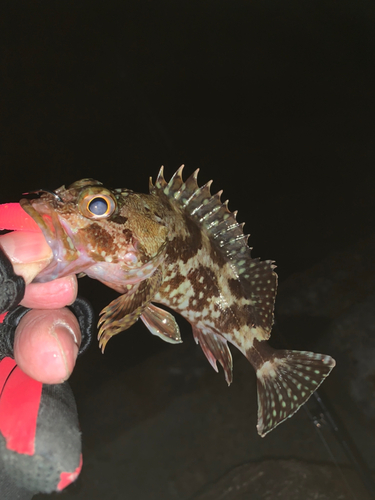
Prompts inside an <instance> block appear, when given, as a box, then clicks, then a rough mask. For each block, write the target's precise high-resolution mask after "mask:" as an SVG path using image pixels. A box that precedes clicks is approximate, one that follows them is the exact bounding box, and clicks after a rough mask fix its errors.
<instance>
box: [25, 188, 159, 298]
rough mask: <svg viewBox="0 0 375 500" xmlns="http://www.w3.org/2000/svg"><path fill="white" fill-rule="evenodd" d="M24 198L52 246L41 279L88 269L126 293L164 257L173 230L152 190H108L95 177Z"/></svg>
mask: <svg viewBox="0 0 375 500" xmlns="http://www.w3.org/2000/svg"><path fill="white" fill-rule="evenodd" d="M40 193H41V194H40V197H39V198H38V199H34V200H28V199H23V200H21V201H20V204H21V206H22V208H23V209H24V210H25V211H26V212H27V213H28V214H29V215H30V216H31V217H32V218H33V219H34V220H35V222H36V223H37V224H38V226H39V227H40V229H41V231H42V232H43V234H44V237H45V239H46V241H47V243H48V244H49V246H50V247H51V249H52V252H53V260H52V262H51V263H50V264H49V266H48V267H47V268H46V269H44V270H43V271H42V272H41V273H40V274H39V275H38V276H37V279H36V281H50V280H53V279H56V278H60V277H62V276H67V275H68V274H77V273H82V272H83V273H85V274H87V275H89V276H91V277H92V278H95V279H98V280H99V281H102V282H103V283H105V284H106V285H108V286H110V287H112V288H114V289H115V290H117V291H119V292H120V293H121V292H123V291H124V290H125V289H126V286H127V285H129V284H133V283H137V282H139V281H142V280H143V279H146V278H147V277H148V276H150V275H151V274H152V273H153V272H154V270H155V269H156V268H157V267H158V266H159V265H160V263H161V262H162V260H163V258H164V253H165V246H166V238H167V229H166V225H165V224H164V222H163V220H162V218H161V217H160V216H159V215H158V213H157V210H156V209H155V207H154V206H153V200H152V199H151V200H150V199H148V198H149V197H150V195H142V194H137V193H134V192H133V191H130V190H126V189H115V190H112V189H107V188H105V187H104V186H103V185H102V183H101V182H99V181H96V180H94V179H82V180H80V181H77V182H74V183H73V184H71V185H70V186H68V187H67V188H66V187H65V186H62V187H60V188H58V189H56V190H55V191H52V192H49V191H40Z"/></svg>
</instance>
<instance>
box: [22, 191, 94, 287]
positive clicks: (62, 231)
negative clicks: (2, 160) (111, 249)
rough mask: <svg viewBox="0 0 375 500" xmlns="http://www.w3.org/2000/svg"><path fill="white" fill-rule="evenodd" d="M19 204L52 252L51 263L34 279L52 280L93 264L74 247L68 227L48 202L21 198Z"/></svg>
mask: <svg viewBox="0 0 375 500" xmlns="http://www.w3.org/2000/svg"><path fill="white" fill-rule="evenodd" d="M20 205H21V207H22V208H23V209H24V210H25V212H26V213H28V214H29V215H30V216H31V217H32V218H33V219H34V221H35V222H36V223H37V224H38V226H39V228H40V229H41V231H42V233H43V236H44V237H45V239H46V241H47V243H48V245H49V246H50V248H51V250H52V253H53V259H52V261H51V263H50V264H49V265H48V266H47V267H46V268H45V269H44V270H43V271H42V272H41V273H39V275H38V276H37V277H36V279H35V281H38V282H46V281H52V280H54V279H56V278H61V277H63V276H67V275H69V274H75V273H78V272H83V271H84V270H85V269H86V268H88V267H90V266H91V265H92V264H93V260H92V259H90V258H88V257H87V255H86V254H85V253H82V252H81V251H80V250H79V249H78V248H76V246H75V244H74V240H73V238H72V235H71V234H70V232H69V229H68V228H67V227H64V225H63V224H62V222H61V220H60V218H59V216H58V215H57V213H56V212H55V210H54V209H53V207H51V206H50V203H49V202H45V201H43V200H35V201H34V202H32V203H31V202H30V201H29V200H26V199H23V200H21V201H20Z"/></svg>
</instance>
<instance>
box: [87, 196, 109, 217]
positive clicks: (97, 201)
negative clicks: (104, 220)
mask: <svg viewBox="0 0 375 500" xmlns="http://www.w3.org/2000/svg"><path fill="white" fill-rule="evenodd" d="M108 209H109V203H108V200H106V199H105V198H101V197H99V196H98V197H97V198H93V199H92V200H91V201H90V203H89V204H88V205H87V210H88V211H89V212H91V213H92V214H93V215H96V216H97V217H103V216H104V215H107V214H108Z"/></svg>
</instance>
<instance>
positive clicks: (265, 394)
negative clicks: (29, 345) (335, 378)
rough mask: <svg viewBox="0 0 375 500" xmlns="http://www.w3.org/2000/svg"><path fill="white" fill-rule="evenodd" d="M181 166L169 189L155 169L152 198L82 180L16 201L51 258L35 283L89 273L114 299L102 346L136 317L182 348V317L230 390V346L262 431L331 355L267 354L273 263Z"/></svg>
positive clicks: (297, 399) (323, 371) (292, 406)
mask: <svg viewBox="0 0 375 500" xmlns="http://www.w3.org/2000/svg"><path fill="white" fill-rule="evenodd" d="M182 171H183V166H182V167H180V168H179V169H178V170H177V171H176V173H175V174H174V175H173V176H172V178H171V179H170V181H169V182H167V181H166V180H165V178H164V171H163V168H161V169H160V171H159V174H158V176H157V178H156V181H155V184H153V182H152V179H150V182H149V190H150V193H149V194H142V193H134V192H133V191H131V190H129V189H124V188H119V189H115V190H111V189H107V188H105V187H104V186H103V185H102V184H101V183H100V182H99V181H95V180H93V179H83V180H81V181H77V182H75V183H73V184H72V185H71V186H68V187H67V188H65V186H62V187H61V188H59V189H57V190H56V191H55V192H52V193H51V192H41V196H40V198H39V199H36V200H31V201H29V200H21V205H22V207H23V208H24V210H26V212H28V214H29V215H31V217H33V218H34V220H35V222H36V223H37V224H38V225H39V227H40V228H41V230H42V231H43V233H44V235H45V237H46V240H47V242H48V243H49V244H50V246H51V248H52V251H53V255H54V258H53V260H52V262H51V263H50V265H49V266H48V267H47V268H46V269H44V270H43V271H42V272H41V273H40V274H39V275H38V276H37V278H36V281H49V280H52V279H55V278H57V277H62V276H66V275H67V274H71V273H77V274H79V273H82V272H83V273H85V274H87V275H88V276H90V277H91V278H94V279H97V280H99V281H101V282H103V283H104V284H105V285H107V286H109V287H112V288H114V289H115V290H117V291H118V292H119V293H120V294H121V295H120V296H119V297H118V298H117V299H115V300H114V301H112V302H111V303H110V304H109V305H108V306H107V307H106V308H104V309H103V311H102V312H101V318H100V320H99V326H100V330H99V334H98V339H99V346H100V347H101V348H102V350H103V351H104V349H105V346H106V344H107V343H108V341H109V340H110V339H111V337H112V336H114V335H116V334H118V333H120V332H121V331H123V330H126V329H127V328H129V327H130V326H131V325H132V324H133V323H134V322H135V321H137V319H139V318H141V320H142V321H143V322H144V324H145V325H146V327H147V328H148V329H149V330H150V332H151V333H152V334H154V335H158V336H159V337H161V338H162V339H163V340H165V341H167V342H170V343H179V342H181V336H180V332H179V327H178V324H177V322H176V320H175V318H174V317H173V316H172V315H171V314H170V313H169V312H167V311H166V310H164V309H161V308H159V307H157V306H156V305H155V303H159V304H163V305H166V306H168V307H170V308H171V309H172V310H174V311H176V312H177V313H179V314H181V315H182V316H184V317H185V318H186V319H187V320H188V321H189V322H190V324H191V325H192V330H193V335H194V339H195V341H196V342H197V343H199V344H200V346H201V348H202V350H203V352H204V354H205V356H206V357H207V359H208V361H209V362H210V364H211V365H212V366H213V368H214V369H215V370H216V371H218V366H217V363H219V364H220V365H221V366H222V368H223V370H224V375H225V379H226V381H227V383H228V384H230V383H231V382H232V380H233V373H232V371H233V361H232V355H231V352H230V349H229V346H228V343H231V344H232V345H234V346H235V347H237V348H238V349H239V350H240V351H241V352H242V353H243V354H244V356H246V357H247V359H248V360H249V361H250V363H251V364H252V366H253V367H254V369H255V371H256V375H257V388H258V423H257V430H258V433H259V434H260V435H261V436H265V435H266V434H267V433H268V432H270V431H271V430H272V429H274V428H275V427H276V426H277V425H278V424H279V423H281V422H282V421H284V420H285V419H286V418H289V417H291V416H292V415H293V414H294V413H295V412H296V411H297V410H298V408H300V406H301V405H302V404H304V403H305V402H306V401H307V399H308V398H309V397H310V396H311V394H312V393H313V392H314V391H315V390H316V389H317V387H319V385H320V384H321V383H322V382H323V380H324V379H325V377H327V375H328V374H329V373H330V371H331V370H332V368H333V367H334V365H335V361H334V360H333V359H332V358H331V357H330V356H327V355H324V354H315V353H310V352H307V351H290V350H275V349H273V348H271V347H270V346H269V345H268V344H267V342H266V341H267V339H268V338H269V337H270V333H271V329H272V325H273V314H274V303H275V297H276V289H277V275H276V273H275V271H274V269H275V265H274V262H273V261H271V260H265V261H261V260H260V259H258V258H256V259H253V258H252V257H251V249H250V247H249V246H248V244H247V241H248V238H249V236H248V235H246V234H244V232H243V224H239V223H238V222H237V219H236V215H237V212H230V211H229V209H228V201H225V202H222V201H221V194H222V191H218V192H217V193H215V194H213V195H212V194H211V184H212V181H209V182H208V183H206V184H205V185H203V186H199V185H198V181H197V176H198V170H196V171H195V172H194V173H193V174H192V175H191V176H189V177H188V178H187V179H186V180H185V181H184V180H183V178H182Z"/></svg>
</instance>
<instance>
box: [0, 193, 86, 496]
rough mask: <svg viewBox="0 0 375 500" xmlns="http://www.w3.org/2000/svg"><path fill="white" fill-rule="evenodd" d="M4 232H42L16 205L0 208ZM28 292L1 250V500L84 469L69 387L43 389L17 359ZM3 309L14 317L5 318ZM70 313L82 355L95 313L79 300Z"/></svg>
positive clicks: (58, 483)
mask: <svg viewBox="0 0 375 500" xmlns="http://www.w3.org/2000/svg"><path fill="white" fill-rule="evenodd" d="M0 227H1V228H3V229H10V230H12V229H18V230H24V231H29V232H30V231H35V232H40V230H39V228H38V226H37V225H36V224H35V222H34V221H33V220H32V219H31V218H30V217H29V216H28V215H27V214H26V213H25V212H24V211H23V210H22V209H21V207H20V206H19V204H17V203H15V204H7V205H0ZM24 291H25V282H24V280H23V278H22V277H20V276H17V275H16V274H15V273H14V271H13V267H12V265H11V263H10V261H9V259H8V257H7V256H6V254H5V252H3V251H2V249H1V247H0V492H1V498H2V499H3V500H7V499H9V500H13V499H14V498H22V499H25V500H26V499H29V498H31V496H32V495H33V494H34V493H37V492H46V493H48V492H51V491H56V490H57V491H60V490H62V489H63V488H65V487H66V486H67V485H69V484H70V483H71V482H72V481H74V480H75V479H76V477H77V476H78V474H79V472H80V469H81V465H82V457H81V438H80V432H79V427H78V417H77V410H76V405H75V401H74V397H73V394H72V392H71V390H70V388H69V386H68V384H67V383H66V382H64V383H62V384H54V385H47V384H42V383H41V382H38V381H36V380H34V379H33V378H31V377H30V376H28V375H26V374H25V373H24V372H23V371H22V370H21V369H20V368H19V367H18V366H17V365H16V363H15V361H14V359H13V342H14V334H15V330H16V328H17V325H18V323H19V322H20V320H21V319H22V318H23V317H24V316H25V315H26V314H27V313H28V312H29V311H30V309H27V308H25V307H22V306H17V304H18V303H19V302H20V301H21V299H22V298H23V295H24ZM1 307H2V309H1ZM4 309H7V310H8V311H10V312H7V313H5V314H4ZM70 309H71V311H72V312H73V313H74V314H75V315H76V317H77V319H78V322H79V326H80V328H81V331H82V333H83V342H82V343H81V349H80V352H82V351H83V350H84V349H85V348H86V347H87V346H88V344H89V340H90V337H91V331H92V327H93V312H92V309H91V306H90V305H89V304H88V302H87V301H85V300H84V299H77V300H76V301H75V302H74V304H73V305H72V306H71V307H70ZM57 312H58V311H57ZM1 313H3V314H1ZM33 313H37V311H33Z"/></svg>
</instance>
